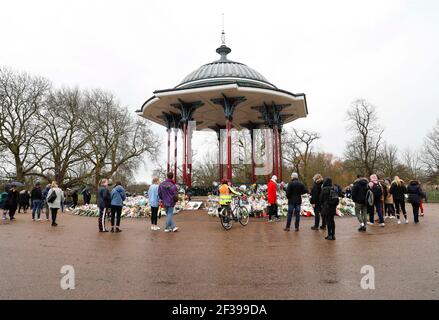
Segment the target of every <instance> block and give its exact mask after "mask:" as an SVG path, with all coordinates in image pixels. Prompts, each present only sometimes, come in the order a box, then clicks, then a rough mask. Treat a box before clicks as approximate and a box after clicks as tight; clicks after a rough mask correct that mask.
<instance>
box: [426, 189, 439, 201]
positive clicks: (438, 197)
mask: <svg viewBox="0 0 439 320" xmlns="http://www.w3.org/2000/svg"><path fill="white" fill-rule="evenodd" d="M427 199H428V202H436V203H438V202H439V191H438V190H433V191H427Z"/></svg>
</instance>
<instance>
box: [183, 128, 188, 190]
mask: <svg viewBox="0 0 439 320" xmlns="http://www.w3.org/2000/svg"><path fill="white" fill-rule="evenodd" d="M186 161H187V123H186V122H184V123H183V184H187V167H186V166H187V162H186Z"/></svg>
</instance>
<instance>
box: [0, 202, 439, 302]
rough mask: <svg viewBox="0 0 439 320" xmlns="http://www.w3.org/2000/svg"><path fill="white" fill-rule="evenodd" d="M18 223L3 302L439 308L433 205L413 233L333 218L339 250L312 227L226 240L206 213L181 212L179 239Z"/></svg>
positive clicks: (137, 226)
mask: <svg viewBox="0 0 439 320" xmlns="http://www.w3.org/2000/svg"><path fill="white" fill-rule="evenodd" d="M17 217H18V220H17V221H15V222H14V223H9V222H7V223H3V224H0V270H1V271H0V299H9V298H19V299H305V298H306V299H315V298H323V299H325V298H331V299H349V298H352V299H361V298H366V299H368V298H376V299H398V298H403V299H420V298H426V299H439V205H426V216H425V217H424V218H421V223H420V224H418V225H415V224H413V223H410V224H408V225H405V224H404V225H399V226H398V225H397V224H396V220H390V222H388V224H387V226H386V227H385V228H379V227H372V228H369V232H368V233H367V234H359V233H358V232H357V231H356V226H357V220H356V218H354V217H345V218H341V219H340V218H338V219H336V228H337V229H336V234H337V241H326V240H324V239H323V238H324V236H323V233H322V232H319V231H318V232H316V231H312V230H310V226H311V225H312V220H313V219H309V218H308V219H306V218H305V219H303V220H302V226H301V231H300V232H298V233H296V232H294V231H291V232H289V233H287V232H284V231H283V230H282V228H283V226H284V222H281V223H273V224H268V223H265V222H262V221H260V220H251V221H250V223H249V225H248V226H247V227H241V226H240V225H239V224H235V225H234V226H233V229H232V230H231V231H224V230H223V229H222V228H221V226H220V224H219V222H218V221H217V219H216V218H211V217H209V216H208V215H207V214H206V212H205V211H198V212H183V213H180V214H178V215H177V216H176V222H177V224H178V225H179V227H180V231H179V232H178V233H175V234H165V233H164V232H163V231H161V232H151V231H150V230H149V224H148V223H147V222H146V220H145V219H142V220H123V221H122V228H123V232H122V233H121V234H109V233H108V234H100V233H98V232H96V228H97V221H96V219H95V218H88V217H78V216H71V215H69V214H61V215H60V217H59V224H60V225H59V227H58V228H51V227H50V224H49V223H46V222H32V221H30V215H29V214H26V215H23V214H19V215H17ZM409 218H410V219H411V220H413V218H412V215H411V214H409ZM388 221H389V220H388ZM159 223H160V224H161V226H163V223H164V221H163V219H162V220H161V221H160V222H159ZM63 265H73V266H74V268H75V272H76V289H75V290H70V291H64V290H61V288H60V279H61V277H62V275H61V274H60V269H61V267H62V266H63ZM363 265H372V266H373V267H374V268H375V272H376V280H375V286H376V289H375V290H368V291H365V290H362V289H361V288H360V280H361V277H362V276H363V275H362V274H361V273H360V269H361V267H362V266H363Z"/></svg>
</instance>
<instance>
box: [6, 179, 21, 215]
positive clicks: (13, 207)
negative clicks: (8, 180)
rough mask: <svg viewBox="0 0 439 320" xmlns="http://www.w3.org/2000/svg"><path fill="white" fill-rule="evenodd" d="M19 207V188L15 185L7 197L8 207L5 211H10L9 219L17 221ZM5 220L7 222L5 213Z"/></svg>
mask: <svg viewBox="0 0 439 320" xmlns="http://www.w3.org/2000/svg"><path fill="white" fill-rule="evenodd" d="M17 207H18V191H17V186H16V185H15V184H12V185H11V187H10V189H9V192H8V196H7V197H6V205H5V209H6V210H8V211H9V219H10V220H11V221H12V220H15V217H14V216H15V212H16V211H17ZM3 220H6V213H3Z"/></svg>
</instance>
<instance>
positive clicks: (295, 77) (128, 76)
mask: <svg viewBox="0 0 439 320" xmlns="http://www.w3.org/2000/svg"><path fill="white" fill-rule="evenodd" d="M221 13H225V23H226V33H227V44H228V45H229V46H230V47H231V48H232V50H233V51H232V53H231V54H230V58H231V59H233V60H236V61H240V62H243V63H246V64H248V65H249V66H251V67H252V68H254V69H256V70H258V71H259V72H261V73H262V74H263V75H265V76H266V77H267V78H268V79H269V80H270V81H271V82H273V83H275V84H276V85H277V86H279V87H280V88H283V89H286V90H289V91H292V92H304V93H306V94H307V100H308V107H309V112H310V115H309V117H308V118H307V119H301V120H299V121H297V122H295V123H293V124H292V125H293V126H297V127H299V128H307V129H313V130H317V131H320V132H321V133H322V135H323V139H322V140H321V142H320V145H321V147H322V148H324V149H325V150H327V151H331V152H333V153H335V154H336V155H341V154H342V152H343V148H344V144H345V140H346V139H347V137H346V134H345V131H344V129H345V124H344V123H343V119H344V113H345V110H346V109H347V108H348V106H349V103H350V102H351V101H352V100H354V99H356V98H359V97H362V98H366V99H368V100H370V101H371V102H372V103H374V104H376V105H377V106H378V108H379V109H378V110H379V113H380V118H381V121H382V123H383V126H384V127H385V128H386V138H387V139H388V140H389V141H390V142H391V143H394V144H396V145H397V146H398V147H400V149H404V148H405V146H408V145H410V146H412V147H413V146H419V145H420V144H421V142H422V139H423V137H424V135H425V133H426V132H427V131H428V130H429V129H430V128H431V126H432V125H433V124H434V122H435V120H436V118H438V117H439V112H438V105H439V98H438V95H437V91H438V83H439V58H438V57H439V44H438V42H437V39H439V25H438V24H437V21H438V19H439V3H438V2H437V1H433V0H432V1H416V2H415V1H361V2H360V1H270V2H267V1H230V0H223V1H221V2H217V1H163V0H160V1H140V0H139V1H134V0H128V1H84V0H81V1H50V0H39V1H20V0H18V1H16V0H14V1H12V0H10V1H6V0H0V30H2V36H1V37H2V40H1V46H0V65H7V66H11V67H13V68H16V69H19V70H26V71H29V72H31V73H36V74H41V75H44V76H46V77H48V78H50V79H51V80H52V81H53V82H54V83H55V84H56V85H69V86H75V85H78V86H80V87H83V88H89V87H102V88H104V89H107V90H111V91H113V92H114V93H116V94H117V96H119V97H120V100H121V101H122V103H123V104H125V105H128V106H129V107H130V110H132V111H134V110H136V109H138V108H139V107H140V106H141V105H142V103H143V102H144V101H145V100H146V99H147V98H149V97H150V96H151V95H152V92H153V91H154V90H156V89H163V88H169V87H173V86H175V85H176V84H178V83H179V81H181V80H182V78H183V77H184V76H185V75H186V74H188V73H189V72H191V71H192V70H194V69H196V68H198V67H199V66H200V65H201V64H204V63H207V62H210V61H212V60H214V59H216V58H217V57H216V56H217V55H216V53H215V48H216V47H217V46H218V45H219V43H220V28H221ZM158 131H159V132H160V133H161V134H163V137H164V138H165V134H164V132H165V131H164V129H158ZM200 139H201V140H202V138H200ZM201 140H200V141H201ZM163 155H165V151H163ZM147 175H148V174H147V173H146V171H145V172H142V174H139V180H144V179H143V177H144V176H147Z"/></svg>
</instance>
